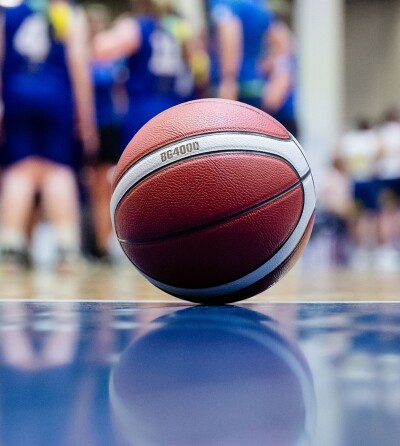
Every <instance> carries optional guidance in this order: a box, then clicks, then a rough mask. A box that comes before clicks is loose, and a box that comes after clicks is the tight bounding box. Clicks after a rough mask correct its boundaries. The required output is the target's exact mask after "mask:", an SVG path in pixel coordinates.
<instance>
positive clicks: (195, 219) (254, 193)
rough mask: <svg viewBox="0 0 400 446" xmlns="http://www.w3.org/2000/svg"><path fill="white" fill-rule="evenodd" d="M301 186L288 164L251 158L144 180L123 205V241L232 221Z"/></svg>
mask: <svg viewBox="0 0 400 446" xmlns="http://www.w3.org/2000/svg"><path fill="white" fill-rule="evenodd" d="M298 181H299V178H298V176H297V174H296V173H295V172H294V170H293V169H292V168H291V166H289V165H288V164H287V163H286V162H285V161H283V160H281V159H278V158H274V157H272V156H266V155H257V154H252V153H226V154H219V155H213V156H207V155H206V156H202V157H199V158H194V159H191V160H187V161H184V162H182V163H178V164H175V165H172V166H170V167H168V168H166V169H164V170H161V171H159V172H157V173H155V174H153V175H151V176H150V177H148V178H147V179H146V180H145V181H142V182H141V183H140V184H139V185H138V186H136V187H135V188H134V189H133V190H132V191H131V192H129V193H128V194H127V195H126V196H125V197H124V199H123V200H122V201H121V202H120V205H119V207H118V208H117V212H116V218H115V228H116V232H117V235H118V237H119V238H120V239H121V240H127V241H130V242H135V241H136V242H139V241H151V240H154V239H160V238H163V237H168V236H171V235H173V234H177V233H182V232H185V231H188V230H190V231H193V230H195V229H196V228H198V227H201V226H203V225H212V224H214V222H218V221H220V220H223V219H226V218H230V217H232V216H234V215H237V214H239V213H241V212H243V211H245V210H247V209H249V208H251V207H253V206H257V205H259V203H262V202H263V201H265V200H268V199H271V198H272V197H275V196H277V195H279V194H281V193H283V192H284V191H286V190H287V189H289V188H290V187H292V186H293V185H294V184H296V183H297V182H298Z"/></svg>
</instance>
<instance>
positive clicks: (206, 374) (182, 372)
mask: <svg viewBox="0 0 400 446" xmlns="http://www.w3.org/2000/svg"><path fill="white" fill-rule="evenodd" d="M1 281H2V287H1V289H2V294H1V301H0V307H1V310H0V344H1V349H0V352H1V356H0V445H1V446H19V445H24V446H26V445H30V446H53V445H54V446H56V445H57V446H58V445H60V446H69V445H71V446H72V445H74V446H77V445H78V446H80V445H82V446H102V445H107V446H114V445H122V446H125V445H135V446H147V445H148V446H153V445H154V446H225V445H226V446H239V445H240V446H258V445H260V446H261V445H271V446H309V445H317V446H320V445H324V446H358V445H359V446H361V445H362V446H375V445H379V446H394V445H397V444H400V328H399V327H400V295H399V292H398V288H399V287H398V285H399V283H400V281H399V277H398V273H397V272H376V271H375V272H373V271H368V272H361V271H360V272H355V271H351V270H349V269H340V268H337V267H323V266H322V263H321V264H320V265H319V267H317V266H316V265H312V264H310V262H308V261H307V252H306V253H305V257H304V259H303V260H302V261H301V262H300V264H299V265H297V266H296V267H295V269H294V270H293V271H292V272H290V273H289V274H288V276H287V277H285V278H283V279H282V280H281V281H280V282H279V283H278V284H276V285H275V286H274V287H273V288H271V289H270V290H269V291H267V292H264V293H263V294H261V295H259V296H257V297H255V298H252V299H249V300H247V301H243V302H239V303H237V304H236V305H227V306H224V307H222V306H221V307H208V306H198V305H191V304H189V303H186V302H184V301H181V300H178V299H175V298H173V297H170V296H168V295H166V294H165V293H163V292H161V291H158V290H157V289H155V288H154V287H153V286H152V285H150V284H148V283H147V282H146V281H145V280H144V279H142V278H141V277H140V276H139V275H138V274H137V273H136V272H135V271H134V269H133V268H132V267H131V266H130V265H123V266H122V267H119V268H107V267H100V266H83V267H82V268H81V269H80V270H79V272H77V273H74V274H64V275H56V274H52V273H50V272H46V271H40V270H39V271H36V272H31V273H26V274H24V275H21V274H14V275H13V274H4V273H3V274H2V277H1ZM397 301H398V302H397Z"/></svg>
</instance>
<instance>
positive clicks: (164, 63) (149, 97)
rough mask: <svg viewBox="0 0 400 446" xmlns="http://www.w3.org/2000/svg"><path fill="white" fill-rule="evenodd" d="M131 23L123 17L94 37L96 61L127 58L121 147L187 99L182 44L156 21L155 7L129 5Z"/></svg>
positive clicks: (144, 2) (142, 0)
mask: <svg viewBox="0 0 400 446" xmlns="http://www.w3.org/2000/svg"><path fill="white" fill-rule="evenodd" d="M133 5H134V11H135V13H136V15H135V17H123V18H121V19H119V20H117V22H116V23H115V24H114V26H113V27H112V28H111V29H110V30H108V31H105V32H103V33H100V34H99V35H97V36H96V38H95V40H94V47H95V55H96V57H97V58H98V59H99V60H110V59H113V58H116V57H117V58H118V57H127V58H128V59H127V65H128V69H129V78H128V80H127V93H128V102H129V106H128V114H127V119H126V121H125V125H124V130H123V139H124V143H125V144H127V143H128V142H129V141H130V139H131V138H132V137H133V136H134V134H135V133H136V132H137V131H138V130H139V129H140V128H141V127H142V126H143V125H144V124H145V123H146V122H147V121H148V120H150V119H151V118H153V117H154V116H155V115H157V114H158V113H160V112H162V111H164V110H166V109H167V108H169V107H172V106H174V105H177V104H179V103H181V102H183V101H184V100H186V99H188V98H190V97H191V93H192V80H191V76H190V73H189V72H188V68H187V64H186V63H185V60H184V57H183V54H184V51H183V46H184V42H182V40H179V38H178V37H177V36H176V35H174V34H173V33H172V32H170V30H168V27H167V26H166V23H165V21H163V20H162V17H161V15H160V10H159V8H158V7H157V3H156V2H155V1H152V0H138V1H135V2H134V4H133Z"/></svg>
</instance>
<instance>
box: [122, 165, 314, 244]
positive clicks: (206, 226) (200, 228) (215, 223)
mask: <svg viewBox="0 0 400 446" xmlns="http://www.w3.org/2000/svg"><path fill="white" fill-rule="evenodd" d="M310 175H311V171H310V170H309V171H308V172H307V173H306V174H305V175H303V176H302V177H300V178H299V180H298V181H296V183H294V184H292V186H290V187H288V188H287V189H285V190H284V191H282V192H279V194H276V195H274V196H273V197H270V198H268V199H266V200H264V201H262V202H260V203H257V204H256V205H254V206H251V207H249V208H246V209H244V210H242V211H240V212H236V213H235V214H233V215H230V216H229V217H224V218H221V219H218V220H214V221H212V222H208V223H205V224H202V225H199V226H196V227H194V228H190V229H186V230H184V231H179V232H175V233H172V234H168V235H164V236H162V237H157V238H153V239H151V240H137V241H131V240H124V239H121V238H119V237H118V241H119V242H120V243H123V244H124V245H145V244H150V243H155V242H160V241H165V240H169V239H173V238H176V237H181V236H184V235H189V234H192V233H194V232H198V231H203V230H205V229H209V228H212V227H213V226H218V225H220V224H223V223H227V222H229V221H231V220H234V219H235V218H237V217H241V216H243V215H246V214H249V213H251V212H253V211H255V210H256V209H259V208H261V207H263V206H265V205H267V204H269V203H272V202H273V201H275V200H276V199H278V198H280V197H282V196H284V195H286V194H288V193H290V192H291V191H293V190H294V189H296V188H297V187H298V186H300V185H301V186H302V185H303V182H304V181H305V180H306V179H307V178H308V177H309V176H310ZM303 189H304V188H303ZM303 193H304V192H303ZM303 206H304V204H303Z"/></svg>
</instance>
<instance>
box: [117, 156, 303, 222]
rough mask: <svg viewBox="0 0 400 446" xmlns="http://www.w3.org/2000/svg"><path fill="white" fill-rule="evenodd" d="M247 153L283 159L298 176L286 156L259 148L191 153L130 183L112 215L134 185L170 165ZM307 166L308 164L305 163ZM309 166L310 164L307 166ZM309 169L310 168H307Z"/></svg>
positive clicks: (298, 176)
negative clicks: (208, 157)
mask: <svg viewBox="0 0 400 446" xmlns="http://www.w3.org/2000/svg"><path fill="white" fill-rule="evenodd" d="M238 153H239V154H247V153H253V154H254V153H255V154H257V155H262V156H267V157H269V158H275V159H278V160H281V161H283V162H284V163H286V164H287V165H288V166H289V167H291V169H292V170H293V172H294V173H295V174H296V175H297V178H300V175H299V174H298V172H297V170H296V169H295V167H294V166H293V164H292V163H291V162H289V161H288V160H287V159H286V158H283V157H282V156H280V155H276V154H275V153H267V152H262V151H260V150H255V149H250V150H232V149H226V150H223V149H221V150H216V151H215V152H203V153H201V152H200V153H195V154H193V155H190V156H186V157H185V158H178V159H177V160H176V161H173V162H172V163H170V164H166V165H163V166H160V167H159V168H157V169H155V170H152V171H151V172H150V173H148V174H147V175H145V176H144V177H142V178H141V179H140V180H139V181H137V182H136V183H134V184H132V185H131V186H130V187H129V189H127V190H126V191H125V193H124V195H122V197H121V198H120V199H119V201H118V204H117V206H116V207H115V211H114V215H115V214H116V213H117V212H118V209H119V208H120V206H121V205H122V201H123V199H124V198H125V197H126V195H128V194H129V193H130V192H132V191H133V189H135V187H137V186H138V185H139V184H141V183H142V182H143V181H144V180H147V178H150V177H151V176H153V175H156V174H157V173H159V172H161V171H162V170H166V169H168V168H170V167H173V166H176V165H178V164H183V163H184V162H186V161H188V160H192V159H194V158H202V157H207V156H212V155H221V154H234V155H236V154H238ZM307 166H308V164H307ZM308 167H310V166H308ZM309 171H310V169H309Z"/></svg>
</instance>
